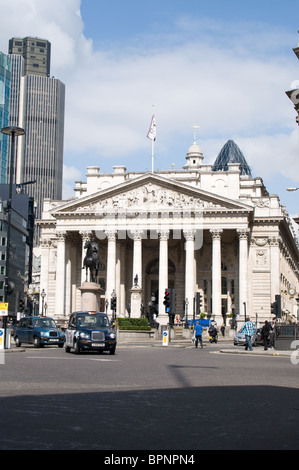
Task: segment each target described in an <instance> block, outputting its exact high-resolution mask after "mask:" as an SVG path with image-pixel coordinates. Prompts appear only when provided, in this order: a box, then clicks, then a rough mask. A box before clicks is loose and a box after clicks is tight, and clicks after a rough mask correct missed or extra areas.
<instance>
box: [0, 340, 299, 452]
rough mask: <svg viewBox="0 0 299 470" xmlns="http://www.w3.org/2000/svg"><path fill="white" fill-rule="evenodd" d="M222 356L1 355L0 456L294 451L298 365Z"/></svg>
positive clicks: (148, 352)
mask: <svg viewBox="0 0 299 470" xmlns="http://www.w3.org/2000/svg"><path fill="white" fill-rule="evenodd" d="M219 349H220V347H219V346H218V345H210V344H209V345H207V346H206V347H205V348H204V349H203V350H201V349H195V348H194V347H188V348H167V347H152V346H126V345H123V346H119V347H118V348H117V352H116V355H115V356H110V355H105V354H103V355H99V354H93V353H87V354H81V355H80V356H76V355H74V354H72V353H70V354H67V353H65V351H64V349H62V350H61V349H58V348H55V347H50V348H44V349H35V348H33V347H31V346H28V347H26V348H25V352H19V353H7V354H5V364H4V365H0V373H1V382H0V410H1V412H0V414H1V427H0V449H1V450H4V449H32V450H38V449H42V450H54V449H56V450H60V449H70V450H72V449H76V450H80V449H82V450H84V449H85V450H86V449H90V450H102V451H105V452H110V453H111V452H113V451H116V450H119V451H122V450H126V451H128V450H131V451H132V450H136V451H137V450H146V451H149V450H152V451H158V450H160V451H163V450H164V451H188V450H194V451H199V450H202V449H205V450H210V449H219V450H221V449H231V450H234V449H244V450H245V449H246V450H251V449H298V448H299V432H298V420H299V380H298V372H299V369H298V368H299V365H293V364H292V363H291V361H290V358H285V357H254V356H250V357H249V356H244V355H232V354H223V353H219Z"/></svg>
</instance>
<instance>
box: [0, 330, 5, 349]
mask: <svg viewBox="0 0 299 470" xmlns="http://www.w3.org/2000/svg"><path fill="white" fill-rule="evenodd" d="M4 338H5V335H4V330H3V329H2V328H1V329H0V349H4Z"/></svg>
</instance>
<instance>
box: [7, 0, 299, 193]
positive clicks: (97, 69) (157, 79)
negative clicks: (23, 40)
mask: <svg viewBox="0 0 299 470" xmlns="http://www.w3.org/2000/svg"><path fill="white" fill-rule="evenodd" d="M80 4H81V2H80V0H51V2H49V1H48V0H14V1H13V2H11V1H10V0H1V16H2V18H4V19H5V20H4V21H2V25H1V30H0V50H1V51H3V52H5V51H7V47H8V40H9V39H10V38H11V37H13V36H21V37H25V36H28V35H33V36H40V37H44V38H46V39H49V40H50V41H51V43H52V73H53V75H55V76H56V77H57V78H60V79H61V80H62V81H63V82H64V83H65V84H66V129H65V155H66V161H65V163H66V165H67V171H66V174H67V175H71V174H72V172H70V168H69V167H73V168H75V167H77V168H78V170H79V171H80V174H82V171H83V168H85V167H86V166H87V165H93V164H95V163H96V164H99V166H101V162H102V161H103V160H104V159H107V158H108V159H109V158H110V159H111V162H113V163H112V164H115V158H116V157H117V158H120V159H123V160H124V161H123V162H122V163H124V164H126V160H127V159H130V158H131V157H132V155H135V156H136V155H138V156H139V161H140V155H142V154H144V152H145V151H147V149H148V148H149V144H148V140H147V139H146V134H147V130H148V126H149V124H150V118H151V112H152V105H153V104H155V109H156V119H157V144H156V146H157V151H158V152H160V155H161V156H163V155H167V154H171V157H168V158H170V159H171V160H173V161H174V160H175V159H179V158H181V165H182V166H183V164H184V157H185V152H186V151H187V148H188V146H189V144H191V143H192V142H191V141H192V126H193V125H194V124H199V125H200V133H199V136H200V140H201V141H202V142H203V144H205V146H204V145H202V147H203V151H204V154H205V155H206V159H205V162H208V160H209V159H211V158H216V156H217V154H218V153H219V151H220V149H221V147H222V146H223V145H224V143H225V142H226V140H228V139H230V138H233V139H234V140H235V141H236V143H238V145H239V146H240V148H241V150H243V152H244V153H245V155H246V158H247V159H248V163H249V165H250V166H251V167H254V169H255V173H258V174H259V176H263V173H267V174H269V173H271V172H277V171H283V172H284V173H285V174H286V175H287V176H289V177H292V176H293V175H294V174H295V173H296V174H298V158H297V157H298V150H297V149H298V146H297V141H296V139H297V138H298V135H297V134H298V132H297V129H296V130H294V128H295V126H296V124H295V112H294V109H293V106H292V103H291V102H290V101H289V99H288V98H287V97H286V95H285V90H287V89H288V86H289V84H290V83H291V81H292V80H294V79H295V78H296V77H297V76H298V63H297V61H296V58H295V56H294V57H293V53H292V50H291V48H292V47H293V46H294V44H293V43H292V40H293V37H292V35H291V34H288V33H286V32H285V31H284V30H279V29H277V27H276V28H274V27H273V28H271V27H270V26H269V25H261V24H256V25H255V26H254V25H252V24H251V25H248V24H247V25H246V24H242V25H236V24H227V23H226V24H222V23H221V22H220V21H218V22H215V21H213V22H212V21H211V20H208V19H200V20H198V19H195V18H193V19H190V18H186V17H185V18H180V19H177V22H176V24H174V25H173V28H172V31H170V33H169V34H164V35H163V36H162V35H161V34H159V33H157V34H156V36H152V37H151V36H146V35H144V36H143V37H139V44H138V45H136V43H135V44H132V43H131V44H130V48H129V47H126V45H123V46H122V47H121V48H120V47H118V48H116V49H115V50H113V49H110V50H106V51H100V50H94V47H93V42H92V40H90V39H87V38H86V37H85V36H84V24H83V20H82V18H81V15H80ZM295 39H296V38H295V37H294V41H295ZM286 46H288V47H289V49H290V50H289V56H288V55H283V52H282V50H283V49H284V48H285V47H286ZM182 142H183V144H182ZM182 145H183V146H185V150H184V154H182V155H181V156H180V155H178V152H179V151H180V152H181V150H179V149H181V148H182ZM217 146H218V147H217ZM282 158H283V159H284V162H285V163H286V164H284V165H283V168H282V169H281V161H282V160H281V159H282ZM86 159H88V161H87V160H86ZM113 159H114V160H113ZM118 163H119V162H118ZM112 164H111V166H112ZM177 166H178V165H177ZM160 167H161V165H160ZM72 177H76V178H77V177H78V174H77V175H76V174H75V175H73V176H72ZM69 182H70V179H69V177H67V179H66V183H65V184H69Z"/></svg>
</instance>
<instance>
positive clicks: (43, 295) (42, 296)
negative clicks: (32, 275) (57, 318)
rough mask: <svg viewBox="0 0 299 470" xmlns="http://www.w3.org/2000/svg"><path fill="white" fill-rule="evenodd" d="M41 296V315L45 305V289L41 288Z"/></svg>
mask: <svg viewBox="0 0 299 470" xmlns="http://www.w3.org/2000/svg"><path fill="white" fill-rule="evenodd" d="M40 295H41V298H42V316H44V307H45V297H46V295H47V294H46V293H45V289H43V290H42V292H41V294H40Z"/></svg>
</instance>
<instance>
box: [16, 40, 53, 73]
mask: <svg viewBox="0 0 299 470" xmlns="http://www.w3.org/2000/svg"><path fill="white" fill-rule="evenodd" d="M8 52H9V54H16V55H21V56H22V57H23V58H24V60H25V75H40V76H42V77H49V76H50V66H51V43H50V42H49V41H47V40H46V39H39V38H32V37H27V38H12V39H10V41H9V46H8Z"/></svg>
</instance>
